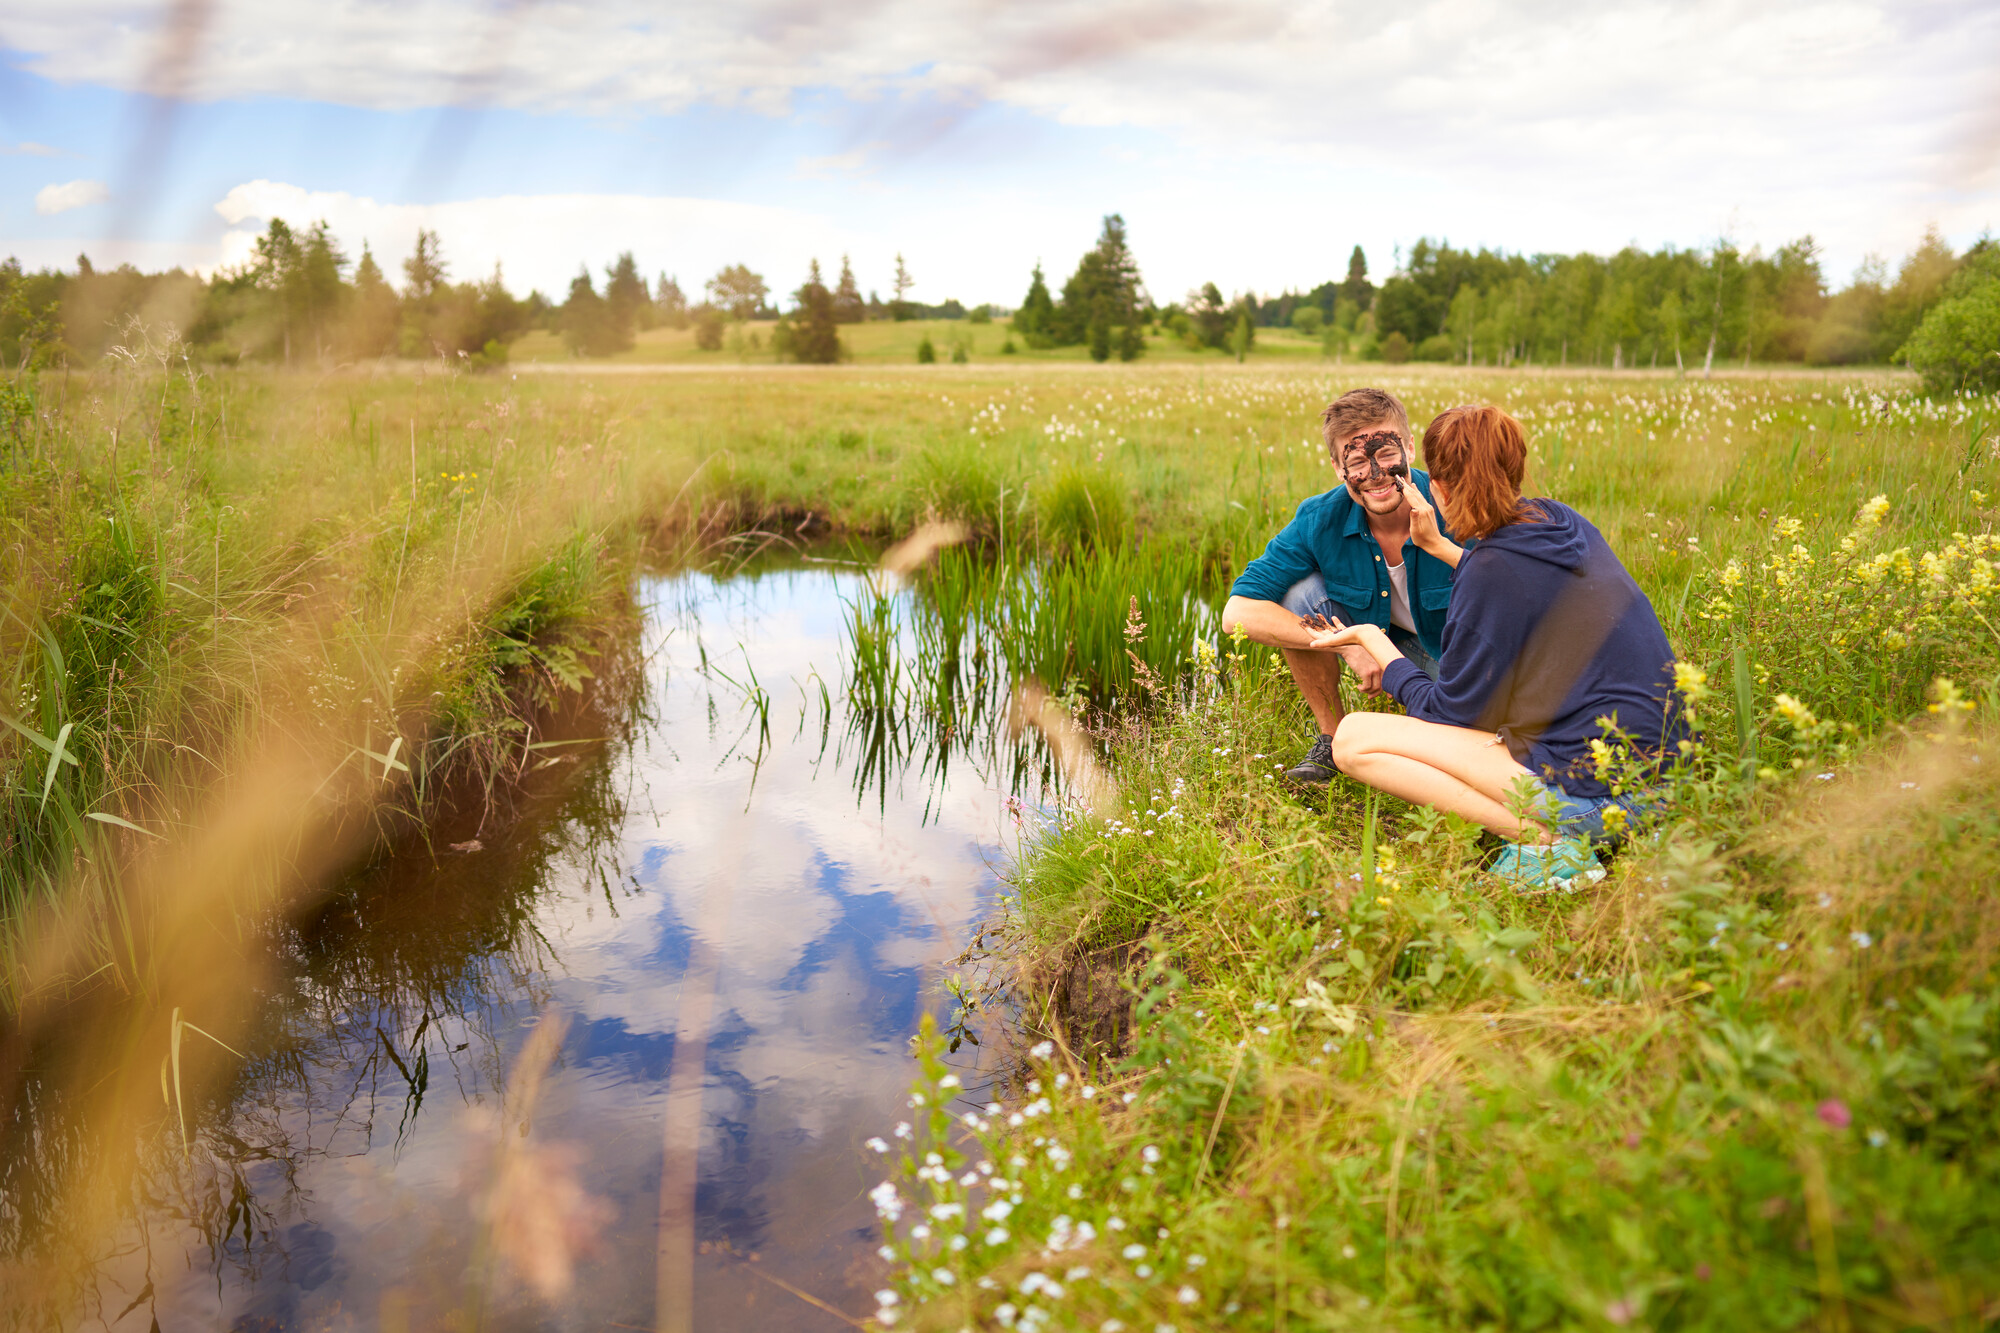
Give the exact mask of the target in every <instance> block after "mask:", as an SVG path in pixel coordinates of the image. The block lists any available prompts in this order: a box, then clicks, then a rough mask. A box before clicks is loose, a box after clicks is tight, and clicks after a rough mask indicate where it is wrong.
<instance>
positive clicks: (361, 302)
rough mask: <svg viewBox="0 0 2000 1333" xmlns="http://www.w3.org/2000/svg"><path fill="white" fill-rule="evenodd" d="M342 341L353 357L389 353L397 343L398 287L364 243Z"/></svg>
mask: <svg viewBox="0 0 2000 1333" xmlns="http://www.w3.org/2000/svg"><path fill="white" fill-rule="evenodd" d="M342 341H343V342H344V343H345V344H346V348H347V352H348V354H349V355H350V356H354V357H375V356H387V355H388V353H389V349H390V348H391V347H393V346H394V345H395V342H396V289H395V288H393V287H391V286H390V285H389V280H388V279H387V278H385V277H383V276H382V266H381V265H380V264H377V263H376V262H375V254H374V252H373V251H372V250H370V249H369V248H368V246H367V244H366V243H365V242H364V243H363V244H362V246H361V262H360V263H359V264H356V265H355V266H354V300H353V304H352V305H351V306H350V307H349V310H348V317H347V322H346V336H345V337H344V338H343V339H342Z"/></svg>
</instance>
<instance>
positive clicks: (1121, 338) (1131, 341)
mask: <svg viewBox="0 0 2000 1333" xmlns="http://www.w3.org/2000/svg"><path fill="white" fill-rule="evenodd" d="M1145 354H1146V331H1145V329H1143V328H1142V327H1140V325H1139V322H1138V321H1137V320H1134V321H1133V322H1132V323H1130V324H1127V325H1126V326H1125V328H1124V330H1123V331H1122V332H1121V333H1119V335H1118V359H1119V360H1120V361H1137V360H1138V359H1139V358H1140V357H1142V356H1144V355H1145Z"/></svg>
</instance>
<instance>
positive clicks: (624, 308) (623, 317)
mask: <svg viewBox="0 0 2000 1333" xmlns="http://www.w3.org/2000/svg"><path fill="white" fill-rule="evenodd" d="M604 304H605V307H606V308H607V310H608V311H609V313H610V316H611V319H612V321H613V323H614V324H616V325H617V326H619V327H621V328H623V329H624V330H625V331H626V333H627V335H628V336H629V335H630V332H631V330H632V328H633V327H634V326H637V327H639V328H651V327H652V311H651V308H650V307H651V306H652V302H651V301H648V300H647V299H646V280H645V279H644V278H642V277H640V276H639V265H638V264H637V262H635V261H634V260H633V258H632V252H631V251H630V250H627V251H626V252H625V253H623V254H621V255H619V256H618V262H617V263H615V264H613V265H612V266H611V267H609V268H607V269H605V270H604Z"/></svg>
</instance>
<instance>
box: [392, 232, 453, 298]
mask: <svg viewBox="0 0 2000 1333" xmlns="http://www.w3.org/2000/svg"><path fill="white" fill-rule="evenodd" d="M447 271H448V268H447V266H446V264H445V262H444V250H443V248H442V247H441V246H440V245H439V244H438V234H437V233H436V232H434V231H431V230H429V229H428V228H423V229H419V230H418V232H417V248H416V249H415V250H413V251H412V252H411V253H410V257H409V258H408V259H405V260H404V261H403V299H404V300H406V301H428V300H429V299H430V298H431V297H432V296H433V295H435V294H436V293H437V291H438V289H439V288H441V287H443V286H444V280H445V274H446V272H447Z"/></svg>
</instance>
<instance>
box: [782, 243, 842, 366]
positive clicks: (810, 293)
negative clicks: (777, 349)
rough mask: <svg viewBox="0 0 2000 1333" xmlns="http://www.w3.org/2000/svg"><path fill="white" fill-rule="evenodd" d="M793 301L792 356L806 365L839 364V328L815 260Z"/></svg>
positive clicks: (828, 293) (831, 298) (831, 299)
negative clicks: (795, 303)
mask: <svg viewBox="0 0 2000 1333" xmlns="http://www.w3.org/2000/svg"><path fill="white" fill-rule="evenodd" d="M797 300H798V307H799V308H798V316H799V322H798V327H797V330H796V331H795V332H794V333H793V335H792V354H793V355H794V356H796V357H797V358H798V359H799V360H800V361H803V362H805V363H806V364H808V365H816V366H830V365H832V364H833V363H834V362H836V361H838V360H840V326H839V324H838V323H837V322H836V311H835V309H834V295H833V293H832V292H830V291H828V290H827V289H826V283H825V282H823V281H822V280H821V279H820V275H819V260H817V259H815V260H813V261H812V268H811V270H810V271H809V272H808V273H807V275H806V281H805V285H804V286H802V287H800V288H799V290H798V294H797Z"/></svg>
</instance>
